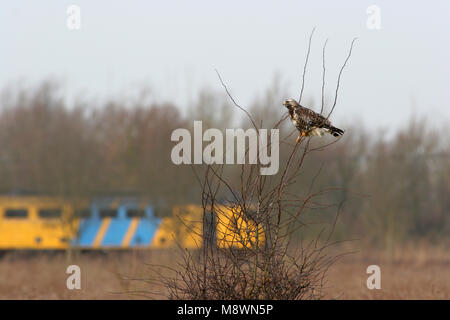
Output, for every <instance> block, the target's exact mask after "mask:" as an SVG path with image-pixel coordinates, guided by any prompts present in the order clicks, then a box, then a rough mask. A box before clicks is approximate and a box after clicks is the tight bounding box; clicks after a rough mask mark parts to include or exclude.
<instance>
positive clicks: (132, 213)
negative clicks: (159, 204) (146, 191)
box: [127, 209, 145, 218]
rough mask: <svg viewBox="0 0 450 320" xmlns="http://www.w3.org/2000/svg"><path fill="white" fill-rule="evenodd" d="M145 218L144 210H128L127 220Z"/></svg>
mask: <svg viewBox="0 0 450 320" xmlns="http://www.w3.org/2000/svg"><path fill="white" fill-rule="evenodd" d="M143 217H145V211H144V210H142V209H128V210H127V218H143Z"/></svg>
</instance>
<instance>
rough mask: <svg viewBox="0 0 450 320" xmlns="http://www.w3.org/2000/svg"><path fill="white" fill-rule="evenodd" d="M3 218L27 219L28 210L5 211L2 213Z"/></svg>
mask: <svg viewBox="0 0 450 320" xmlns="http://www.w3.org/2000/svg"><path fill="white" fill-rule="evenodd" d="M4 217H5V218H12V219H14V218H18V219H25V218H26V217H28V210H27V209H6V210H5V213H4Z"/></svg>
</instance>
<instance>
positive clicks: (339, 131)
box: [326, 126, 344, 137]
mask: <svg viewBox="0 0 450 320" xmlns="http://www.w3.org/2000/svg"><path fill="white" fill-rule="evenodd" d="M326 128H327V129H328V130H330V133H331V134H332V135H333V136H335V137H339V136H342V135H343V134H344V130H342V129H339V128H336V127H333V126H326Z"/></svg>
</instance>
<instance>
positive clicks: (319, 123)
mask: <svg viewBox="0 0 450 320" xmlns="http://www.w3.org/2000/svg"><path fill="white" fill-rule="evenodd" d="M297 110H298V111H297V112H298V114H299V116H300V118H301V120H302V122H304V124H305V125H306V127H307V128H308V129H311V128H316V127H319V128H320V127H323V126H324V125H330V121H328V120H327V119H326V118H325V117H323V116H322V115H321V114H318V113H317V112H314V111H312V110H311V109H308V108H305V107H300V108H298V109H297Z"/></svg>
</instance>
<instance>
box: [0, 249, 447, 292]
mask: <svg viewBox="0 0 450 320" xmlns="http://www.w3.org/2000/svg"><path fill="white" fill-rule="evenodd" d="M176 256H177V253H176V252H174V251H168V250H165V251H152V252H128V253H122V254H117V253H116V254H111V253H108V254H82V255H80V256H73V257H72V258H70V259H69V258H68V257H67V255H66V254H65V253H59V254H33V255H29V254H22V253H17V252H16V253H9V254H5V255H4V256H3V257H2V258H1V260H0V299H139V298H143V297H144V298H145V297H146V296H149V295H150V293H149V292H158V293H164V288H161V287H158V286H155V284H152V283H146V282H143V281H142V280H140V279H151V278H152V277H154V276H155V275H154V274H152V272H151V271H150V270H149V267H148V265H147V264H163V265H170V264H172V265H173V262H174V261H175V260H176V258H175V257H176ZM70 264H77V265H79V266H80V268H81V285H82V288H81V290H68V289H67V288H66V279H67V276H68V275H67V274H66V273H65V271H66V268H67V266H68V265H70ZM371 264H376V265H379V266H380V268H381V290H368V289H367V287H366V279H367V277H368V276H369V275H368V274H366V268H367V266H369V265H371ZM324 296H325V298H326V299H450V252H449V250H446V248H445V247H443V248H435V247H430V246H411V247H408V248H402V249H398V250H397V251H395V252H393V253H392V254H391V255H390V256H389V257H387V255H386V254H385V253H384V252H382V251H376V250H373V251H372V250H366V249H365V250H360V251H359V252H357V253H354V254H351V255H349V256H346V257H344V258H342V259H341V260H339V261H338V262H336V264H335V265H334V266H333V267H331V269H330V272H329V276H328V281H327V283H326V287H325V289H324ZM159 298H163V296H160V297H159Z"/></svg>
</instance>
